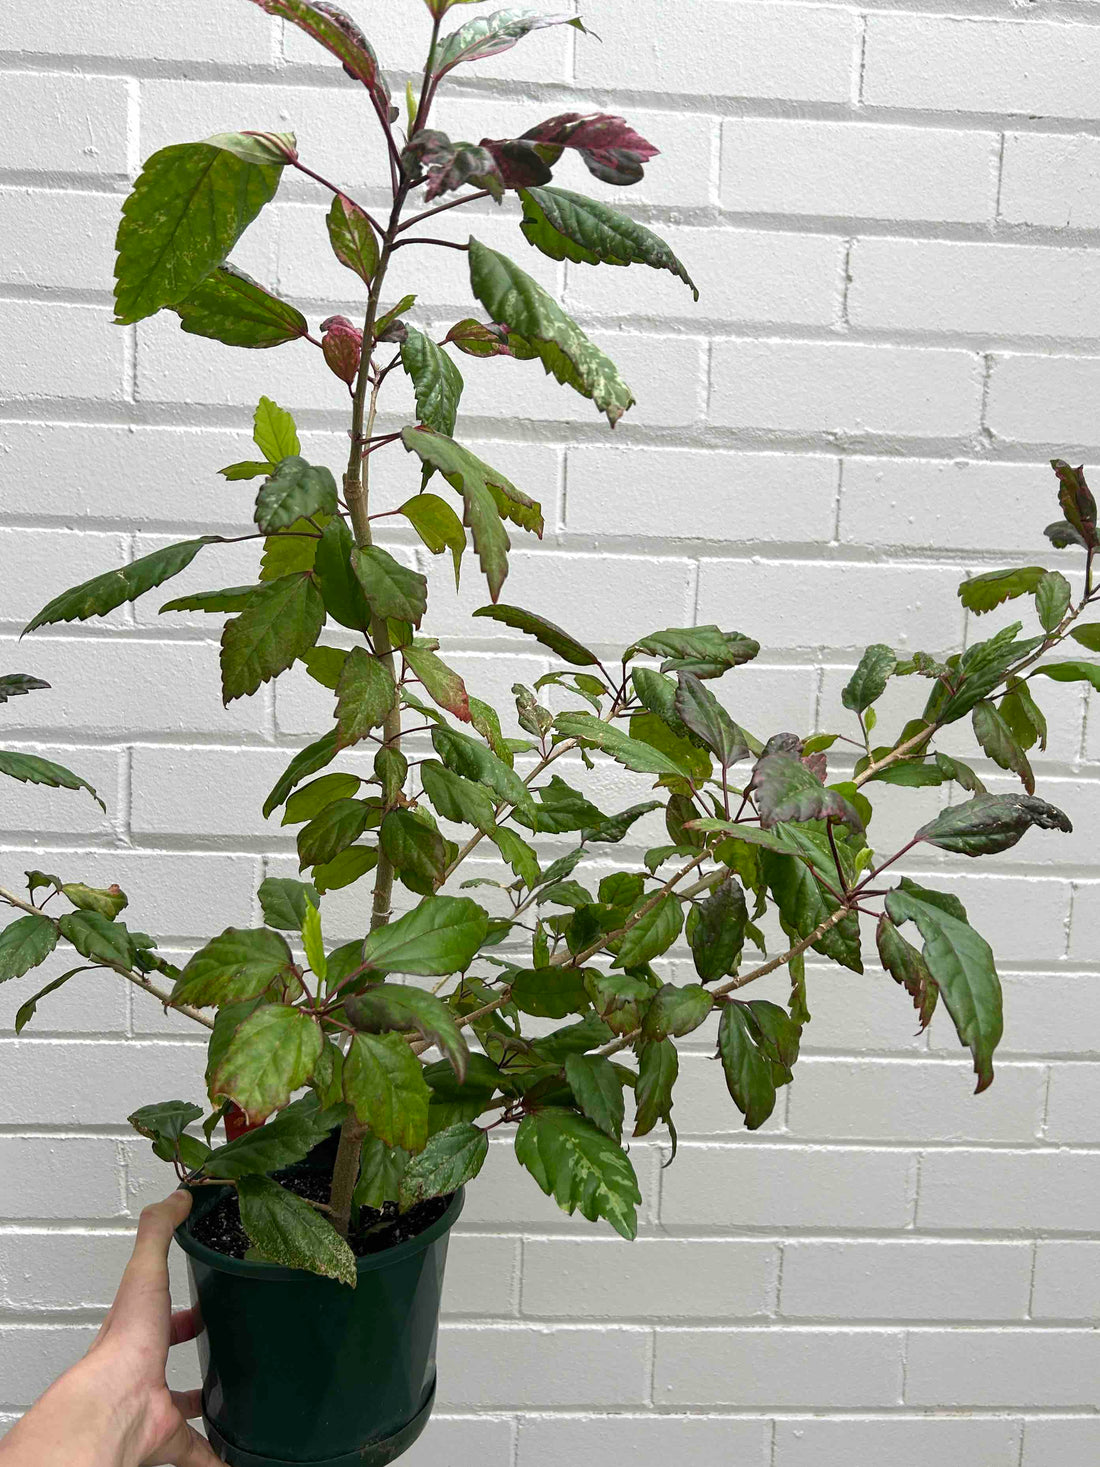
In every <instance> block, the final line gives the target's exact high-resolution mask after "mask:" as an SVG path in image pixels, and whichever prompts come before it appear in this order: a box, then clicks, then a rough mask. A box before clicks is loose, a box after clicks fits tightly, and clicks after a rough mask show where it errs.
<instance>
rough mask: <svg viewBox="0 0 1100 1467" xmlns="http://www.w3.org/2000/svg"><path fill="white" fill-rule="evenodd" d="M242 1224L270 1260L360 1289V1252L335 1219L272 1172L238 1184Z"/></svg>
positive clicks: (261, 1252) (259, 1249)
mask: <svg viewBox="0 0 1100 1467" xmlns="http://www.w3.org/2000/svg"><path fill="white" fill-rule="evenodd" d="M237 1200H238V1202H239V1203H240V1209H241V1223H242V1225H243V1226H244V1230H245V1232H246V1233H247V1234H248V1236H249V1238H250V1240H251V1242H252V1244H253V1246H254V1247H255V1248H256V1249H258V1251H259V1252H260V1254H261V1255H262V1256H263V1258H264V1259H265V1260H269V1261H270V1262H271V1263H278V1264H281V1265H282V1266H283V1267H284V1268H300V1269H304V1270H306V1271H307V1272H309V1273H319V1274H322V1275H323V1276H324V1277H325V1278H331V1279H336V1280H337V1281H338V1282H339V1283H341V1284H347V1285H348V1287H349V1288H352V1289H354V1288H355V1280H356V1270H355V1255H354V1253H352V1251H351V1249H350V1248H349V1247H348V1245H347V1243H346V1242H345V1241H344V1239H343V1238H341V1236H340V1234H339V1233H338V1232H337V1231H336V1229H335V1228H334V1227H333V1226H332V1224H331V1223H330V1222H329V1221H328V1219H327V1218H325V1217H324V1216H323V1215H322V1214H321V1213H319V1212H318V1211H316V1209H315V1208H312V1207H310V1205H309V1203H308V1202H306V1201H305V1200H304V1199H303V1198H301V1197H299V1196H297V1195H296V1194H295V1193H294V1192H288V1191H287V1189H286V1188H285V1187H280V1186H279V1184H278V1182H273V1181H272V1180H271V1178H270V1177H258V1176H244V1177H241V1179H240V1180H239V1181H238V1183H237Z"/></svg>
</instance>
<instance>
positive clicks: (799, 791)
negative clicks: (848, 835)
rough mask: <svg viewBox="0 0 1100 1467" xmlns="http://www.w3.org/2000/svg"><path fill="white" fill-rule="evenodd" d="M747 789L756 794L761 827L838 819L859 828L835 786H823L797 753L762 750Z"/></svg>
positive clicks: (850, 806)
mask: <svg viewBox="0 0 1100 1467" xmlns="http://www.w3.org/2000/svg"><path fill="white" fill-rule="evenodd" d="M749 789H750V790H751V791H752V792H753V793H754V794H755V796H756V808H757V809H758V810H759V811H760V824H761V825H762V826H763V827H764V829H765V830H773V829H774V828H775V826H777V825H779V824H782V823H784V822H786V821H790V820H795V821H807V820H840V821H843V822H844V824H845V825H848V826H850V827H851V829H852V830H856V831H859V830H862V829H863V821H862V819H861V818H860V815H859V811H858V810H857V809H856V808H855V806H854V805H853V804H852V803H851V801H849V800H847V799H845V798H844V796H843V795H842V794H840V793H839V792H838V791H837V790H834V789H826V787H825V786H824V785H823V784H822V783H821V780H820V779H818V777H817V775H816V774H814V773H813V771H812V770H810V769H807V767H806V765H805V764H803V762H802V760H801V759H800V758H799V757H798V755H797V754H789V753H786V752H785V751H783V750H779V751H777V752H776V753H774V754H765V755H764V756H763V758H761V759H760V760H759V761H758V762H757V765H756V768H755V769H754V770H753V772H752V779H751V780H750V781H749Z"/></svg>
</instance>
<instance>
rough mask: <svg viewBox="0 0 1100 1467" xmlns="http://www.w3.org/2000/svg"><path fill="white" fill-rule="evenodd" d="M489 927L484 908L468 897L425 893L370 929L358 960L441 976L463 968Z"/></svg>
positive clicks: (377, 968) (381, 968) (371, 966)
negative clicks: (403, 910)
mask: <svg viewBox="0 0 1100 1467" xmlns="http://www.w3.org/2000/svg"><path fill="white" fill-rule="evenodd" d="M488 932H489V918H488V915H487V913H486V912H485V911H484V910H483V909H482V908H481V907H479V906H478V904H477V903H476V902H473V901H471V900H470V899H469V898H468V897H443V896H430V897H427V898H426V899H425V900H424V901H422V902H421V903H420V905H419V906H417V907H414V908H413V910H412V911H411V912H406V913H405V914H404V916H402V917H398V918H397V920H396V921H394V922H390V923H388V924H387V925H386V926H385V927H379V928H376V929H375V931H374V932H372V933H370V934H369V936H368V937H367V938H366V940H365V942H364V943H363V962H364V965H365V967H366V968H367V970H368V971H372V972H376V973H414V974H418V975H420V976H421V977H426V978H442V977H443V976H444V975H445V974H447V973H461V972H464V971H465V970H466V968H468V967H469V965H470V963H471V962H472V961H473V957H474V954H475V953H476V952H477V951H478V949H479V948H480V947H481V944H482V943H483V942H484V941H485V938H486V937H487V935H488Z"/></svg>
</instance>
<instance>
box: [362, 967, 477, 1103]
mask: <svg viewBox="0 0 1100 1467" xmlns="http://www.w3.org/2000/svg"><path fill="white" fill-rule="evenodd" d="M344 1009H345V1011H346V1013H347V1016H348V1019H349V1020H350V1022H351V1023H352V1024H353V1025H354V1027H355V1028H356V1029H358V1030H359V1031H360V1032H361V1033H372V1034H380V1033H383V1032H384V1031H385V1030H388V1029H397V1030H400V1031H402V1032H404V1033H409V1032H412V1033H416V1034H419V1035H420V1036H421V1037H422V1038H423V1039H426V1040H427V1041H428V1043H429V1044H434V1045H435V1046H436V1047H437V1048H438V1049H439V1051H440V1053H441V1054H443V1055H445V1056H446V1058H447V1060H448V1061H449V1063H450V1065H451V1068H452V1069H453V1070H454V1072H455V1075H456V1076H457V1078H458V1080H459V1083H461V1082H462V1081H463V1080H464V1079H465V1078H466V1066H467V1063H468V1061H469V1058H470V1051H469V1047H468V1046H467V1044H466V1040H465V1038H464V1037H463V1034H462V1030H461V1029H460V1028H459V1027H458V1025H457V1024H456V1023H455V1019H454V1015H453V1014H452V1012H451V1010H450V1009H449V1008H448V1007H447V1005H446V1004H445V1003H444V1002H443V1001H442V999H438V998H436V997H435V995H434V994H431V993H424V992H423V991H422V990H421V989H419V988H414V987H412V986H411V985H406V984H401V983H376V984H374V985H373V986H372V987H370V988H367V989H365V990H364V991H363V992H362V993H358V994H355V995H353V996H352V997H351V998H349V999H347V1001H346V1002H345V1004H344Z"/></svg>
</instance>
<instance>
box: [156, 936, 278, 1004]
mask: <svg viewBox="0 0 1100 1467" xmlns="http://www.w3.org/2000/svg"><path fill="white" fill-rule="evenodd" d="M296 976H297V970H296V969H295V967H294V960H293V958H292V956H291V952H290V948H289V947H288V946H287V942H286V938H284V937H281V936H280V935H279V933H277V932H271V931H269V930H268V929H267V928H266V927H258V928H240V927H227V928H226V929H225V931H224V932H223V933H222V934H221V935H220V936H219V937H215V938H213V939H212V940H211V941H210V942H208V943H207V944H206V946H205V947H202V948H200V949H199V951H198V952H197V953H195V954H194V956H193V957H192V958H191V959H190V961H189V962H188V963H187V965H186V967H185V968H184V969H183V971H182V973H181V974H180V975H179V977H178V978H177V980H176V985H175V987H174V988H173V990H172V1002H173V1004H184V1003H185V1004H191V1005H193V1006H195V1007H196V1008H206V1007H207V1006H208V1005H210V1004H227V1003H238V1002H240V1001H241V1000H242V999H246V998H255V997H256V996H257V995H258V994H262V993H266V992H267V991H268V990H269V989H271V988H272V987H273V986H274V985H276V984H278V985H280V986H283V985H286V984H287V983H289V982H291V981H293V980H294V979H295V978H296Z"/></svg>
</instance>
